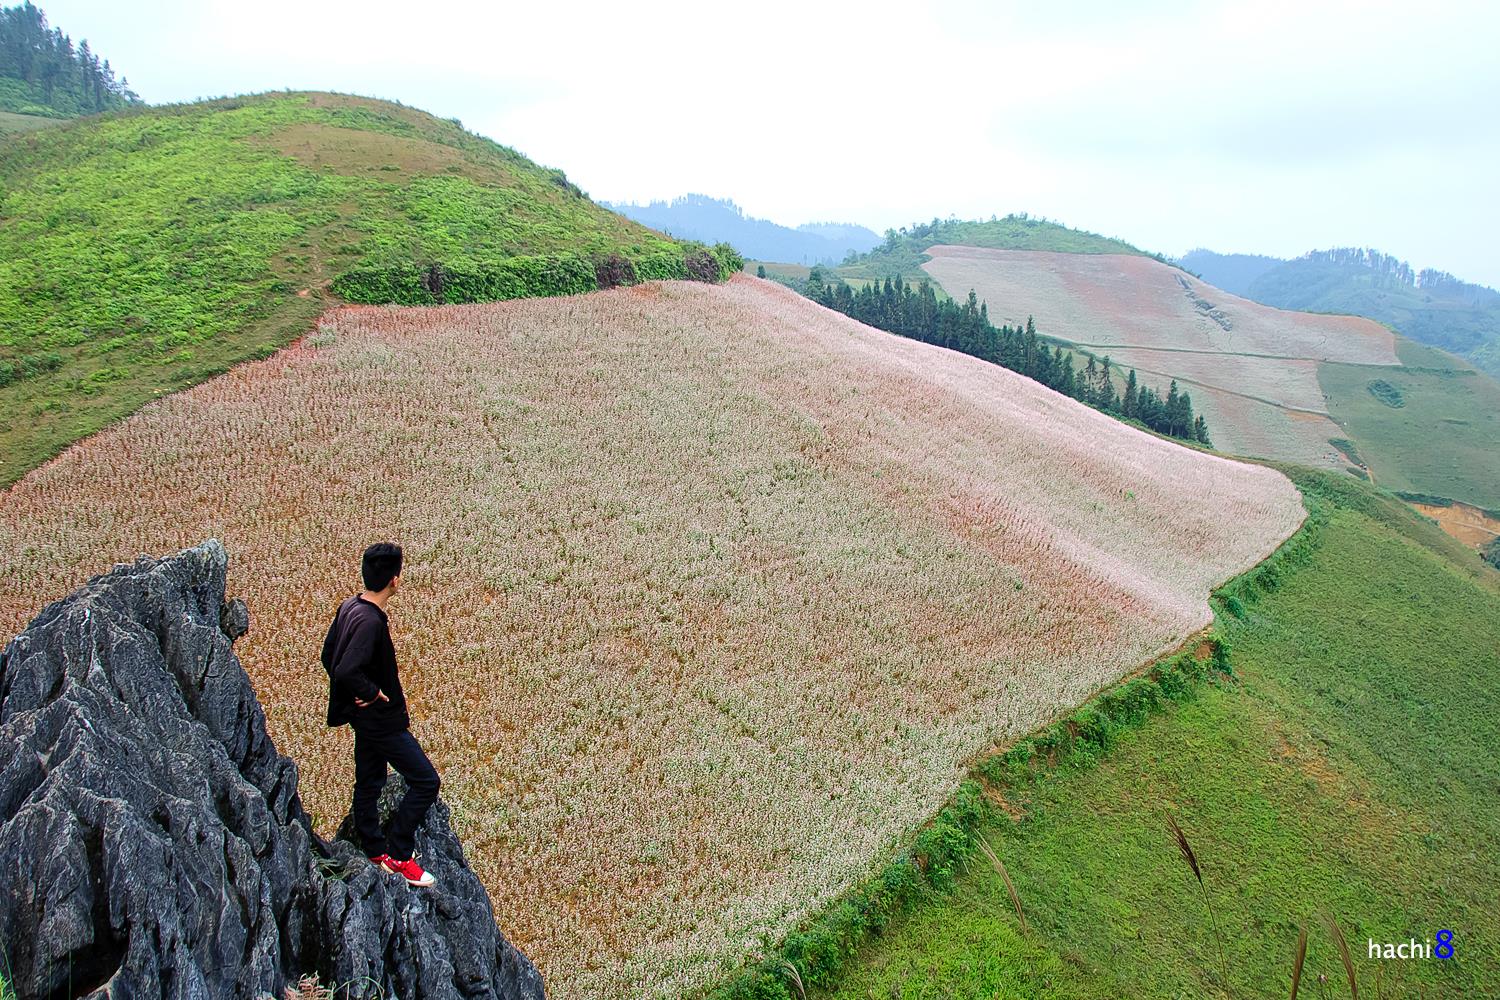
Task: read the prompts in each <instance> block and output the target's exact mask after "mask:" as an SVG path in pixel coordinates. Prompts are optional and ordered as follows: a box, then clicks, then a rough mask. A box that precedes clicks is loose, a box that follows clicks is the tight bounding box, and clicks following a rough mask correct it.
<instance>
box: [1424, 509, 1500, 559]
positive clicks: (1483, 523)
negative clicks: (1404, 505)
mask: <svg viewBox="0 0 1500 1000" xmlns="http://www.w3.org/2000/svg"><path fill="white" fill-rule="evenodd" d="M1412 506H1413V507H1415V508H1416V509H1417V510H1419V511H1421V512H1422V513H1423V514H1426V515H1427V516H1428V517H1430V518H1432V519H1433V520H1434V521H1436V522H1437V523H1438V524H1439V525H1441V526H1442V529H1443V530H1444V531H1446V532H1447V533H1448V534H1450V535H1452V536H1453V537H1454V538H1456V539H1458V540H1459V541H1460V542H1463V543H1464V544H1465V545H1471V546H1473V547H1475V548H1480V547H1481V546H1484V545H1487V544H1489V543H1490V542H1491V541H1494V540H1495V539H1496V538H1500V518H1495V517H1491V516H1490V515H1489V514H1487V513H1485V512H1484V511H1483V510H1480V509H1479V508H1478V507H1471V506H1469V505H1468V504H1466V503H1454V504H1451V505H1449V506H1447V507H1443V506H1440V505H1438V504H1430V503H1413V504H1412Z"/></svg>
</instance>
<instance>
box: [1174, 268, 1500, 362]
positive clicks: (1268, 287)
mask: <svg viewBox="0 0 1500 1000" xmlns="http://www.w3.org/2000/svg"><path fill="white" fill-rule="evenodd" d="M1246 260H1254V261H1269V262H1270V264H1271V266H1265V267H1259V268H1256V269H1254V272H1253V275H1252V276H1250V280H1248V281H1246V282H1244V284H1243V286H1242V287H1232V285H1233V284H1234V283H1235V282H1234V276H1235V275H1243V274H1245V272H1246V269H1245V267H1244V263H1243V262H1244V261H1246ZM1182 264H1183V266H1184V267H1187V268H1189V269H1191V270H1193V271H1196V272H1198V273H1199V274H1201V275H1203V278H1204V280H1206V281H1209V282H1211V283H1212V284H1215V285H1219V287H1221V288H1224V289H1226V290H1227V291H1232V292H1235V293H1236V294H1238V295H1243V296H1244V297H1245V298H1248V299H1252V300H1253V301H1256V302H1260V303H1263V304H1265V305H1268V306H1276V307H1277V308H1279V309H1302V310H1306V311H1308V312H1322V313H1347V314H1350V315H1354V316H1365V317H1368V318H1369V319H1373V320H1376V321H1378V322H1381V323H1384V324H1385V325H1387V326H1389V327H1391V328H1392V329H1394V330H1396V331H1397V332H1399V333H1403V334H1405V335H1406V336H1408V337H1410V338H1412V339H1413V340H1416V341H1420V342H1421V343H1424V344H1429V345H1431V346H1433V347H1438V348H1441V349H1442V350H1445V351H1449V352H1452V353H1453V354H1457V355H1460V356H1462V357H1464V358H1467V359H1468V360H1469V361H1472V362H1473V363H1474V364H1475V365H1476V366H1478V367H1479V368H1480V369H1482V370H1483V371H1485V372H1488V373H1489V374H1490V375H1493V376H1496V377H1500V292H1496V291H1495V290H1494V289H1492V288H1486V287H1485V286H1483V285H1476V284H1471V283H1470V282H1466V281H1461V280H1459V279H1458V278H1456V277H1454V276H1453V275H1451V274H1449V273H1447V272H1446V271H1439V270H1436V269H1433V268H1424V269H1422V270H1416V269H1415V268H1413V267H1412V266H1411V265H1410V264H1408V263H1407V262H1406V261H1404V260H1401V259H1400V258H1398V257H1394V256H1392V255H1390V254H1386V253H1381V252H1380V251H1378V250H1369V249H1361V248H1359V247H1340V248H1336V249H1332V250H1318V251H1314V252H1312V253H1308V254H1304V255H1303V256H1301V257H1298V258H1297V259H1295V260H1288V261H1279V260H1275V259H1274V258H1246V257H1244V256H1243V255H1239V254H1234V255H1223V254H1215V253H1212V252H1210V251H1206V250H1195V251H1193V252H1192V253H1190V254H1188V255H1186V256H1185V257H1183V259H1182ZM1226 275H1229V276H1230V277H1229V280H1230V282H1231V284H1225V283H1223V280H1221V279H1223V278H1224V277H1225V276H1226Z"/></svg>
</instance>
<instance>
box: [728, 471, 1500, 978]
mask: <svg viewBox="0 0 1500 1000" xmlns="http://www.w3.org/2000/svg"><path fill="white" fill-rule="evenodd" d="M1287 471H1289V472H1290V473H1292V474H1293V475H1294V476H1296V478H1297V479H1298V481H1299V485H1300V486H1301V487H1302V489H1303V490H1304V492H1305V494H1306V495H1307V496H1308V498H1309V506H1310V508H1311V509H1312V510H1313V511H1314V514H1313V517H1312V518H1311V519H1310V520H1309V523H1308V525H1307V526H1306V527H1305V528H1304V529H1303V531H1302V532H1301V533H1300V534H1299V535H1298V536H1296V537H1295V538H1294V539H1293V541H1292V542H1290V543H1288V545H1287V546H1286V547H1284V549H1283V550H1282V552H1281V553H1280V555H1279V556H1278V557H1276V558H1275V559H1273V560H1272V561H1271V563H1269V564H1268V565H1267V566H1266V567H1263V568H1262V569H1260V570H1259V571H1256V572H1253V573H1252V574H1250V575H1249V577H1247V578H1246V579H1245V580H1242V581H1239V582H1238V583H1237V584H1235V585H1232V586H1230V587H1229V588H1226V589H1225V590H1223V591H1221V592H1220V597H1219V600H1218V602H1217V603H1218V611H1219V615H1218V617H1219V625H1218V629H1219V635H1220V637H1221V641H1222V642H1223V643H1224V648H1225V649H1226V650H1227V651H1228V662H1229V664H1230V666H1231V668H1232V671H1233V673H1232V675H1229V676H1225V675H1222V674H1214V673H1210V675H1209V676H1210V677H1215V676H1216V677H1217V678H1218V679H1217V680H1210V681H1209V682H1199V683H1198V684H1197V685H1195V686H1191V687H1183V686H1181V685H1176V686H1175V689H1174V686H1173V685H1166V684H1163V685H1162V686H1161V688H1160V690H1162V691H1165V692H1166V697H1164V698H1162V697H1159V698H1158V700H1159V701H1160V702H1161V703H1162V704H1165V705H1166V706H1167V708H1166V711H1165V712H1161V713H1159V714H1154V715H1150V716H1148V717H1147V718H1146V719H1145V721H1144V722H1143V723H1129V722H1127V723H1124V724H1117V725H1101V724H1100V722H1099V721H1098V720H1099V719H1100V717H1101V713H1099V712H1092V713H1091V712H1089V711H1087V710H1086V711H1084V712H1081V713H1078V714H1075V715H1074V716H1073V719H1074V720H1081V721H1073V722H1069V723H1065V724H1064V725H1063V726H1060V727H1058V728H1057V729H1056V730H1054V731H1051V732H1049V733H1045V734H1043V735H1042V736H1041V737H1040V738H1038V739H1034V740H1033V741H1031V742H1030V744H1029V746H1026V747H1024V748H1022V749H1021V750H1020V751H1018V752H1013V753H1011V754H1007V755H1003V756H1002V757H998V758H993V759H992V760H991V761H990V762H989V763H986V764H982V765H981V767H980V768H979V770H978V771H977V772H976V777H979V776H980V775H984V776H985V778H984V782H983V784H984V787H985V791H986V795H987V796H988V797H987V798H986V797H981V796H978V795H976V796H974V797H973V799H972V800H971V801H970V802H969V803H968V805H967V807H965V805H964V803H963V802H962V801H960V803H958V804H957V805H956V806H955V808H954V809H951V810H950V811H949V814H948V816H947V817H946V818H945V819H944V820H943V821H940V822H939V823H938V824H937V825H936V826H935V827H934V830H933V831H930V832H929V834H928V835H927V840H926V847H927V848H928V849H929V850H933V849H934V847H936V848H937V850H936V852H935V853H934V854H931V855H929V857H940V856H941V854H942V846H943V845H944V844H947V845H948V849H949V851H950V852H952V854H953V855H956V856H957V857H959V858H960V859H961V860H958V861H949V862H946V863H945V864H944V865H940V864H933V863H929V874H928V875H927V877H926V878H925V880H924V882H925V884H926V886H927V888H926V890H925V891H922V892H919V893H915V894H911V895H912V898H915V899H916V900H917V902H916V903H914V904H913V905H911V906H910V907H908V908H906V910H905V912H904V914H903V915H899V916H896V917H894V918H892V919H888V920H884V921H883V920H882V919H881V918H880V917H879V916H878V915H877V911H875V910H863V911H860V913H861V914H862V915H859V916H858V918H857V919H858V920H860V921H863V923H864V925H865V926H875V927H879V928H881V929H880V930H879V931H878V932H877V933H874V934H873V935H870V936H868V937H867V938H866V939H865V942H866V943H865V944H864V946H863V947H862V948H859V949H858V950H857V951H856V952H855V953H854V954H853V957H852V958H850V959H849V960H848V961H847V963H845V968H844V971H843V974H842V975H839V976H837V977H834V978H833V981H832V982H831V983H830V984H828V986H829V988H828V989H826V990H820V989H814V988H812V981H813V980H814V979H816V978H818V972H817V970H818V969H820V968H831V967H833V966H834V965H837V964H839V963H838V962H837V961H836V960H835V961H829V955H830V953H831V952H832V949H829V948H824V949H822V950H819V949H818V948H816V947H810V946H809V942H815V941H816V940H817V939H816V935H810V936H808V937H806V938H803V939H801V940H800V941H798V942H796V945H795V947H794V948H793V949H792V954H793V955H794V957H796V958H797V960H798V961H800V962H801V968H800V969H799V974H800V975H802V976H803V977H804V979H805V985H807V986H808V995H809V996H812V997H840V998H849V1000H855V998H858V1000H865V998H868V997H880V998H885V997H900V998H907V1000H910V998H937V997H950V996H953V997H988V996H1006V997H1058V998H1064V997H1068V998H1071V997H1099V998H1105V997H1121V996H1130V997H1139V998H1155V997H1160V998H1168V997H1186V996H1192V997H1217V996H1224V995H1226V990H1225V987H1226V985H1227V986H1228V988H1229V990H1228V995H1232V996H1235V997H1250V996H1256V997H1261V996H1285V995H1287V993H1288V990H1289V988H1290V976H1291V967H1292V956H1293V952H1294V949H1295V946H1296V941H1297V936H1298V930H1299V927H1300V926H1302V925H1303V924H1307V925H1308V926H1309V928H1310V943H1309V948H1308V954H1307V968H1306V970H1305V971H1304V973H1303V982H1302V988H1303V995H1304V996H1324V995H1329V996H1347V995H1348V993H1347V987H1346V986H1344V985H1343V980H1344V972H1343V969H1342V965H1341V963H1340V961H1339V958H1338V955H1337V952H1336V951H1335V948H1334V945H1333V943H1332V940H1331V937H1330V935H1329V933H1328V932H1327V930H1325V929H1324V926H1323V924H1322V923H1321V916H1320V914H1321V913H1322V912H1323V911H1326V912H1328V913H1331V914H1332V915H1333V916H1334V917H1335V918H1336V919H1337V920H1338V923H1339V925H1340V926H1341V928H1342V931H1343V933H1344V934H1345V935H1346V937H1347V939H1348V941H1349V944H1350V946H1351V950H1352V952H1353V963H1354V967H1355V972H1356V975H1357V977H1358V982H1359V985H1360V987H1361V993H1362V995H1370V996H1381V995H1384V996H1417V995H1422V996H1427V997H1452V998H1458V997H1470V996H1488V995H1494V993H1495V991H1496V989H1497V987H1500V946H1497V943H1496V942H1497V941H1500V915H1497V914H1496V912H1495V910H1494V907H1493V905H1492V902H1493V901H1492V898H1491V897H1492V895H1493V893H1492V887H1493V886H1494V885H1497V884H1500V811H1497V810H1495V809H1494V794H1495V789H1496V787H1500V785H1497V781H1500V770H1497V765H1496V759H1497V752H1496V751H1497V748H1500V684H1497V681H1500V675H1497V669H1500V668H1497V664H1496V661H1495V656H1494V651H1495V650H1496V649H1497V648H1500V586H1497V581H1500V576H1497V575H1496V574H1494V573H1493V572H1490V571H1488V570H1484V569H1481V568H1480V567H1479V565H1478V561H1477V559H1476V558H1475V557H1474V556H1473V555H1472V554H1471V553H1469V552H1467V551H1465V550H1464V549H1463V548H1462V547H1461V546H1459V545H1458V544H1457V543H1455V542H1453V541H1452V540H1451V539H1449V538H1447V537H1446V536H1444V535H1442V534H1441V533H1440V532H1439V531H1438V530H1437V529H1436V528H1435V527H1434V526H1433V525H1432V524H1431V523H1429V522H1426V521H1423V520H1422V519H1419V518H1417V517H1416V516H1414V515H1413V514H1412V513H1411V512H1410V511H1408V510H1407V509H1406V508H1405V507H1404V506H1402V505H1401V504H1399V503H1398V502H1396V501H1395V500H1394V499H1392V498H1389V497H1388V496H1383V495H1380V494H1378V493H1376V492H1375V491H1374V490H1372V489H1370V488H1369V487H1367V486H1365V485H1363V484H1359V483H1357V482H1355V481H1353V480H1345V479H1341V478H1340V477H1339V476H1338V475H1337V474H1332V473H1328V474H1325V473H1311V472H1298V471H1296V470H1292V469H1288V470H1287ZM1438 637H1441V639H1440V640H1438ZM1174 690H1175V692H1176V693H1175V694H1174V693H1173V692H1174ZM1117 702H1118V699H1117ZM1120 714H1121V713H1119V712H1118V711H1117V712H1116V718H1118V717H1119V715H1120ZM997 803H1000V804H1003V805H997ZM1169 814H1170V815H1173V816H1175V817H1176V818H1177V819H1178V820H1179V821H1180V823H1181V824H1182V826H1183V827H1184V828H1185V830H1186V832H1187V835H1188V837H1189V839H1190V841H1191V844H1192V846H1193V848H1194V849H1195V852H1196V856H1197V858H1198V860H1199V862H1200V864H1201V867H1202V871H1203V877H1204V880H1205V883H1206V885H1207V890H1208V895H1209V898H1210V899H1211V900H1212V902H1213V905H1214V907H1215V910H1216V915H1217V916H1216V919H1217V921H1218V924H1219V926H1220V928H1221V929H1222V931H1223V935H1224V941H1225V951H1226V955H1225V958H1226V960H1227V965H1228V973H1229V982H1228V984H1225V983H1224V982H1223V981H1222V980H1223V976H1222V974H1221V972H1220V969H1221V962H1220V957H1219V952H1218V947H1217V944H1216V940H1215V936H1214V932H1213V930H1212V929H1211V928H1212V924H1211V921H1210V917H1209V915H1208V913H1207V911H1206V910H1205V906H1204V898H1203V895H1202V894H1201V892H1200V889H1199V886H1198V884H1197V882H1195V881H1194V879H1193V876H1192V874H1191V872H1190V871H1189V869H1188V867H1187V866H1186V864H1185V863H1184V861H1183V859H1182V857H1181V856H1180V855H1179V853H1178V850H1177V848H1176V846H1175V845H1174V843H1173V840H1172V837H1171V834H1170V833H1169V832H1168V830H1167V827H1166V825H1165V818H1166V816H1168V815H1169ZM964 816H967V817H969V818H970V819H971V820H974V822H973V823H972V825H971V826H970V827H969V828H968V829H965V828H964V827H963V825H962V824H955V823H954V822H953V818H954V817H960V818H961V817H964ZM969 830H973V831H977V832H979V833H982V834H983V835H984V836H985V837H986V838H987V840H988V843H989V844H990V845H992V846H993V849H994V851H995V853H996V854H997V855H998V857H999V858H1000V859H1001V860H1002V861H1003V863H1004V865H1005V866H1006V869H1007V873H1008V875H1009V877H1010V879H1011V880H1012V882H1013V883H1014V886H1015V888H1016V892H1017V896H1018V898H1019V900H1020V901H1021V903H1022V906H1023V910H1024V913H1025V916H1026V920H1027V924H1028V927H1029V931H1027V932H1023V931H1022V930H1021V927H1020V924H1019V921H1018V919H1017V917H1016V914H1015V911H1014V909H1013V907H1012V903H1011V898H1010V895H1009V892H1008V890H1007V888H1006V886H1005V883H1004V881H1003V880H1002V878H1001V876H1000V875H998V874H997V872H996V870H995V869H994V868H993V866H992V865H991V864H990V863H989V862H988V861H987V860H986V859H985V857H984V855H983V854H982V853H981V852H980V851H977V850H974V849H973V845H974V843H975V842H974V841H973V840H972V839H971V838H970V833H969ZM966 852H968V853H966ZM934 872H936V873H937V876H936V877H934V874H933V873H934ZM944 872H948V873H950V874H949V875H948V876H947V877H944V874H943V873H944ZM884 877H885V878H886V879H887V881H888V882H891V883H892V884H894V882H895V881H898V880H892V879H891V876H890V874H889V872H887V873H886V875H885V876H884ZM852 912H853V911H852V910H851V913H852ZM1439 929H1449V930H1452V931H1453V932H1454V935H1455V937H1454V941H1455V947H1456V958H1455V959H1454V960H1452V961H1446V962H1445V961H1435V960H1433V961H1406V962H1401V961H1385V962H1381V961H1378V960H1371V959H1369V958H1368V957H1367V947H1366V946H1367V939H1368V938H1374V939H1375V940H1377V941H1392V942H1397V941H1405V940H1407V939H1408V938H1410V937H1417V938H1419V939H1423V940H1427V939H1430V938H1432V937H1433V935H1434V934H1435V932H1436V931H1438V930H1439ZM1319 976H1326V977H1327V985H1326V986H1325V987H1323V988H1322V991H1321V992H1320V990H1319V984H1318V977H1319ZM780 979H781V983H782V984H784V983H787V982H789V981H790V974H788V973H786V972H785V970H784V969H783V970H782V974H781V976H780ZM783 988H785V989H786V991H787V993H786V995H792V994H794V993H795V990H794V989H792V988H790V987H784V986H783V985H781V984H775V983H771V982H769V981H763V983H762V988H761V990H760V992H759V993H758V994H755V993H746V994H741V995H760V996H767V997H768V996H776V995H782V994H781V993H780V990H781V989H783Z"/></svg>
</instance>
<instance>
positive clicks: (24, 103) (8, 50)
mask: <svg viewBox="0 0 1500 1000" xmlns="http://www.w3.org/2000/svg"><path fill="white" fill-rule="evenodd" d="M138 103H140V98H139V97H137V96H136V95H135V92H134V91H132V90H131V89H130V84H129V82H128V81H126V80H125V79H124V78H121V79H119V80H116V79H115V71H114V68H113V67H112V66H110V64H109V60H108V59H105V60H102V61H101V60H100V58H99V56H98V54H97V53H95V52H94V51H93V50H92V49H91V48H90V47H89V43H88V42H87V41H86V40H85V41H81V42H79V43H78V47H77V48H76V49H75V48H74V47H73V40H72V39H71V38H69V37H68V36H67V35H65V34H63V32H62V29H60V28H49V27H48V25H47V16H46V15H45V14H43V13H42V10H41V8H39V7H37V6H36V5H35V4H32V3H30V2H29V0H28V2H27V3H23V4H20V5H19V6H16V7H4V8H0V109H5V110H9V111H19V112H23V113H27V114H43V115H48V114H50V115H55V116H59V115H60V116H64V117H66V116H69V115H83V114H93V113H94V112H98V111H109V110H111V109H114V108H121V107H125V106H126V105H130V104H138Z"/></svg>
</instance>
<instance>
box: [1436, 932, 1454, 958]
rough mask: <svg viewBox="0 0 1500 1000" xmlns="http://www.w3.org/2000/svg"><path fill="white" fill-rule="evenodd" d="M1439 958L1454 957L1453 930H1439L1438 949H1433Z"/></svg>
mask: <svg viewBox="0 0 1500 1000" xmlns="http://www.w3.org/2000/svg"><path fill="white" fill-rule="evenodd" d="M1433 955H1434V956H1436V957H1437V958H1452V957H1453V932H1452V931H1449V930H1441V931H1438V932H1437V949H1436V950H1434V951H1433Z"/></svg>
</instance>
